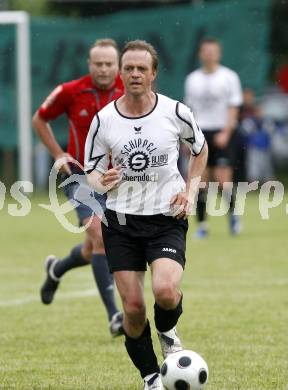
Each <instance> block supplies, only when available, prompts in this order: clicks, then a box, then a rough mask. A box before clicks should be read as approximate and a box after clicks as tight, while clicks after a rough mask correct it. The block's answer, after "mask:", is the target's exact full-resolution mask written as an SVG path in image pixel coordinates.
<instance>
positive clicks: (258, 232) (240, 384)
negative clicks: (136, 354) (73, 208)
mask: <svg viewBox="0 0 288 390" xmlns="http://www.w3.org/2000/svg"><path fill="white" fill-rule="evenodd" d="M287 200H288V199H287V196H286V202H284V203H287ZM40 202H42V203H48V202H47V199H40V198H37V199H33V204H32V213H31V214H30V215H29V216H27V217H24V218H16V217H11V216H9V215H8V213H7V211H5V210H7V203H9V202H8V201H7V202H6V203H5V207H4V209H3V210H1V211H0V212H1V228H0V229H1V231H0V236H1V243H2V245H1V255H0V269H1V273H0V318H1V321H0V345H1V353H0V384H1V385H0V387H1V389H5V390H6V389H7V390H8V389H9V390H10V389H19V390H28V389H29V390H30V389H35V390H36V389H37V390H40V389H49V390H67V389H68V390H80V389H81V390H82V389H83V390H84V389H85V390H95V389H96V390H108V389H109V390H110V389H111V390H122V389H123V390H124V389H125V390H136V389H139V390H140V389H142V384H141V380H140V378H139V376H138V374H137V372H136V370H135V369H134V368H133V367H132V364H131V363H130V362H129V360H128V358H127V356H126V352H125V349H124V346H123V340H121V339H116V340H111V338H110V336H109V333H108V328H107V320H106V315H105V312H104V309H103V306H102V304H101V302H100V298H99V296H91V294H90V292H91V291H92V292H93V291H94V290H95V287H94V282H93V278H92V274H91V271H90V269H89V267H84V268H81V269H78V270H74V271H73V272H70V273H69V274H67V275H66V276H65V277H64V280H63V282H62V284H61V287H60V291H59V293H57V296H56V299H55V302H54V303H53V304H52V305H51V306H50V307H45V306H43V305H42V304H41V303H40V302H39V296H38V290H39V287H40V284H41V283H42V280H43V277H44V272H43V263H42V259H43V258H44V257H45V256H46V255H47V254H48V253H51V252H52V253H53V252H54V253H56V254H57V255H59V256H64V255H65V254H66V253H67V252H68V251H69V250H70V248H71V247H72V246H73V245H74V244H76V243H78V242H79V241H80V237H79V236H78V235H73V234H71V233H68V232H66V231H65V230H64V229H63V228H62V227H61V226H60V225H59V224H58V222H57V221H56V219H55V218H54V216H53V215H52V214H49V213H48V211H45V210H43V209H41V208H39V206H38V205H37V204H38V203H40ZM284 203H282V205H280V206H279V207H277V208H275V209H274V210H272V212H271V218H270V219H269V220H265V221H264V220H262V219H261V218H260V215H259V211H258V199H257V197H256V195H255V196H251V197H249V198H248V202H247V209H246V213H245V216H244V231H243V234H242V235H241V236H240V237H237V238H231V237H230V236H229V234H228V229H227V221H226V218H225V217H223V218H222V217H221V218H213V219H212V218H210V227H211V229H210V236H209V238H208V239H207V240H206V241H201V242H199V241H198V242H197V241H194V240H192V239H191V237H192V232H193V229H194V228H195V225H194V219H193V220H191V225H192V226H191V229H190V232H189V237H190V238H189V240H188V246H187V267H186V271H185V277H184V280H183V286H182V287H183V292H184V314H183V316H182V318H181V319H180V322H179V326H178V330H179V333H180V334H181V336H182V339H183V342H184V344H185V346H186V348H190V349H193V350H195V351H197V352H199V353H200V354H201V355H203V357H204V358H205V359H206V360H207V362H208V365H209V369H210V383H209V385H208V386H207V387H206V389H207V390H236V389H237V390H284V389H285V388H287V369H288V350H287V323H288V311H287V304H288V295H287V285H288V279H287V274H288V272H287V271H288V262H287V216H286V215H285V213H284ZM145 292H146V297H147V301H148V306H149V310H148V315H149V317H150V319H151V320H152V319H153V314H152V305H153V299H152V295H151V290H150V278H149V277H148V275H147V280H146V291H145ZM73 294H74V295H73ZM153 337H154V339H155V346H156V350H157V354H158V356H159V358H160V351H159V346H158V342H157V340H156V337H155V331H154V333H153Z"/></svg>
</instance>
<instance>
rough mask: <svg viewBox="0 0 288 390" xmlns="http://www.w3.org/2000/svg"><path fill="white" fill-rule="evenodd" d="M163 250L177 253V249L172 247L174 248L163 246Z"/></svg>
mask: <svg viewBox="0 0 288 390" xmlns="http://www.w3.org/2000/svg"><path fill="white" fill-rule="evenodd" d="M162 252H170V253H176V252H177V251H176V249H172V248H163V249H162Z"/></svg>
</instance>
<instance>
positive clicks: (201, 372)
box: [199, 369, 208, 385]
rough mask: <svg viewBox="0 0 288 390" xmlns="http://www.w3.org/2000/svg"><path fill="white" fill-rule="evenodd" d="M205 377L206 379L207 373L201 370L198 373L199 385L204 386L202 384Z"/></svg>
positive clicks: (205, 379)
mask: <svg viewBox="0 0 288 390" xmlns="http://www.w3.org/2000/svg"><path fill="white" fill-rule="evenodd" d="M207 377H208V374H207V371H206V370H204V369H202V370H201V371H200V372H199V383H201V385H204V383H205V382H206V381H207Z"/></svg>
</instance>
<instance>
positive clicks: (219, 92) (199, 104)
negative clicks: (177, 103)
mask: <svg viewBox="0 0 288 390" xmlns="http://www.w3.org/2000/svg"><path fill="white" fill-rule="evenodd" d="M199 58H200V62H201V68H199V69H197V70H195V71H194V72H192V73H190V74H189V75H188V76H187V78H186V81H185V95H184V103H185V104H187V106H188V107H190V108H191V109H192V110H193V113H194V115H195V119H196V121H197V123H198V124H199V126H200V128H201V129H202V131H203V133H204V135H205V138H206V140H207V144H208V147H209V157H208V163H207V169H206V170H205V173H204V175H203V176H202V181H203V182H205V183H208V181H209V180H211V179H212V180H215V181H217V182H218V183H219V186H220V189H223V195H224V196H225V198H226V199H227V201H228V202H229V203H230V210H229V226H230V232H231V234H233V235H236V234H238V233H239V232H240V221H239V218H238V217H237V216H236V215H234V213H233V212H234V204H235V201H234V194H233V193H232V196H230V194H231V191H230V190H229V189H228V188H227V184H225V183H227V182H228V183H231V182H232V180H233V169H232V159H231V157H232V153H233V151H232V150H231V145H230V140H231V136H232V134H233V131H234V130H235V127H236V126H237V122H238V113H239V106H240V105H241V104H242V90H241V84H240V80H239V77H238V75H237V74H236V73H235V72H234V71H233V70H231V69H229V68H227V67H225V66H222V65H221V64H220V60H221V46H220V43H219V42H218V41H217V40H215V39H213V38H206V39H204V40H203V41H202V42H201V44H200V49H199ZM206 192H207V187H206V188H202V187H201V188H200V190H199V195H198V203H197V219H198V222H199V227H198V230H197V232H196V236H197V237H198V238H205V237H206V236H207V234H208V229H207V223H206Z"/></svg>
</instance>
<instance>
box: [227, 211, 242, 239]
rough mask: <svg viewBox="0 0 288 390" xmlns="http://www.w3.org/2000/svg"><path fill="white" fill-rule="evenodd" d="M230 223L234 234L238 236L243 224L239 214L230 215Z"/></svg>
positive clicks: (231, 231)
mask: <svg viewBox="0 0 288 390" xmlns="http://www.w3.org/2000/svg"><path fill="white" fill-rule="evenodd" d="M229 225H230V233H231V234H232V236H238V235H239V234H240V233H241V230H242V226H241V222H240V218H239V217H238V215H233V214H231V215H230V220H229Z"/></svg>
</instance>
